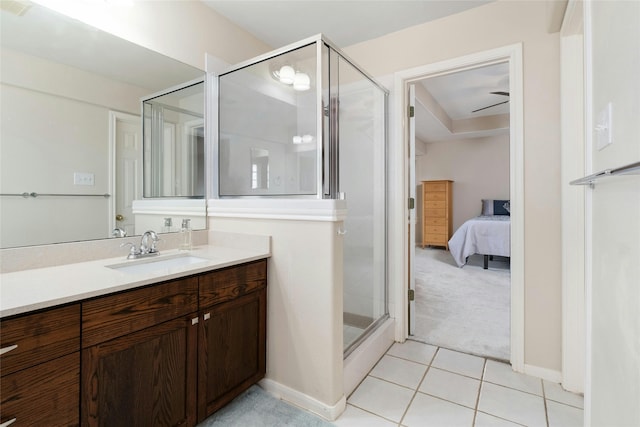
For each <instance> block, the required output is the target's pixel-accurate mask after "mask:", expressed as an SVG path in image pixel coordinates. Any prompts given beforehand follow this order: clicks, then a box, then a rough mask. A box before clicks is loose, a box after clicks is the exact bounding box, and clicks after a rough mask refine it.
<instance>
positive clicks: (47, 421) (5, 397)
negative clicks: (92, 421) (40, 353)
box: [0, 351, 80, 427]
mask: <svg viewBox="0 0 640 427" xmlns="http://www.w3.org/2000/svg"><path fill="white" fill-rule="evenodd" d="M0 381H1V382H2V402H1V403H0V407H1V408H2V415H1V416H0V422H1V423H3V425H5V424H4V423H8V422H10V421H11V420H15V424H13V425H15V426H47V427H53V426H77V425H78V420H79V418H80V414H79V411H78V400H79V399H80V395H79V392H80V352H79V351H76V352H75V353H72V354H69V355H67V356H63V357H60V358H57V359H54V360H51V361H49V362H45V363H41V364H39V365H35V366H33V367H31V368H27V369H23V370H21V371H18V372H16V373H13V374H9V375H6V376H4V377H2V379H1V380H0ZM7 425H9V424H7Z"/></svg>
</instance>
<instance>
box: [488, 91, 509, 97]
mask: <svg viewBox="0 0 640 427" xmlns="http://www.w3.org/2000/svg"><path fill="white" fill-rule="evenodd" d="M489 93H491V94H493V95H502V96H509V92H502V91H498V92H489Z"/></svg>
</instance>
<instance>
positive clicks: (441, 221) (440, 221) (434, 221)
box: [423, 217, 447, 228]
mask: <svg viewBox="0 0 640 427" xmlns="http://www.w3.org/2000/svg"><path fill="white" fill-rule="evenodd" d="M431 225H444V226H446V225H447V219H446V218H434V217H429V218H425V219H424V225H423V227H424V228H427V227H429V226H431Z"/></svg>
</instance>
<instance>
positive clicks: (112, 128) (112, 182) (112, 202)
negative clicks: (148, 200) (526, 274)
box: [107, 111, 142, 236]
mask: <svg viewBox="0 0 640 427" xmlns="http://www.w3.org/2000/svg"><path fill="white" fill-rule="evenodd" d="M141 120H142V119H141V118H140V116H136V115H135V114H129V113H123V112H120V111H109V166H108V176H107V180H108V187H109V194H110V195H111V197H109V220H108V221H107V227H108V228H107V236H111V232H112V231H113V230H114V229H115V228H116V188H117V187H116V146H117V141H116V138H117V135H118V132H117V130H118V121H124V122H134V121H135V122H138V123H139V122H140V121H141ZM140 134H141V135H142V129H141V130H140ZM140 183H142V180H140Z"/></svg>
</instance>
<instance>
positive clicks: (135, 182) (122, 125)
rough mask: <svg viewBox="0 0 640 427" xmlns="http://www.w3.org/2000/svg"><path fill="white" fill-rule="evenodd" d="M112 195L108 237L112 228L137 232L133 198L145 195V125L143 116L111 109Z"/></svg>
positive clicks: (131, 232) (130, 232)
mask: <svg viewBox="0 0 640 427" xmlns="http://www.w3.org/2000/svg"><path fill="white" fill-rule="evenodd" d="M109 131H110V134H109V146H110V156H111V162H110V163H111V166H110V173H111V184H110V185H111V194H113V195H114V197H112V198H111V202H110V203H111V206H110V213H111V215H110V218H109V236H111V235H112V230H115V229H120V230H123V231H124V233H125V235H127V236H133V235H135V234H136V230H135V218H134V215H133V201H134V200H137V199H141V198H142V124H141V122H140V117H139V116H135V115H133V114H126V113H121V112H115V111H112V112H110V114H109Z"/></svg>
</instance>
